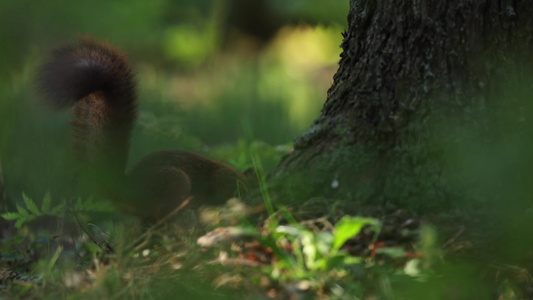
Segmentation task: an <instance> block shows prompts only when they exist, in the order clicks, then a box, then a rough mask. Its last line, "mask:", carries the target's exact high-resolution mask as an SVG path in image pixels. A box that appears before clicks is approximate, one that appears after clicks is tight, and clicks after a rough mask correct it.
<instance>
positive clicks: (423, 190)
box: [272, 0, 533, 209]
mask: <svg viewBox="0 0 533 300" xmlns="http://www.w3.org/2000/svg"><path fill="white" fill-rule="evenodd" d="M532 13H533V1H528V0H513V1H511V0H507V1H506V0H498V1H496V0H485V1H482V0H439V1H430V0H396V1H386V0H351V1H350V12H349V15H348V30H347V31H346V32H345V33H343V36H344V40H343V42H342V45H341V47H342V49H343V52H342V54H341V60H340V62H339V69H338V71H337V73H336V74H335V76H334V82H333V85H332V86H331V88H330V89H329V91H328V96H327V100H326V102H325V105H324V107H323V109H322V114H321V115H320V117H319V118H318V119H317V120H316V121H315V122H314V124H313V125H312V126H311V127H310V128H309V129H308V130H307V131H306V132H304V133H303V134H302V135H301V136H300V137H299V138H297V139H296V141H295V143H294V151H293V152H292V153H291V154H289V155H288V156H286V157H285V158H284V159H283V160H282V161H281V163H280V164H279V166H278V167H277V169H276V170H275V171H274V172H273V174H272V175H273V176H272V179H273V180H272V182H273V185H274V186H276V184H278V183H283V185H282V186H283V188H280V189H276V188H275V189H274V190H276V191H278V192H279V193H280V196H281V198H280V200H281V199H283V201H290V199H292V200H294V201H303V200H305V199H306V198H308V197H316V196H325V197H328V198H339V197H342V198H346V197H347V198H349V199H353V200H356V201H361V202H372V203H389V204H393V205H395V206H397V205H400V206H409V207H411V208H415V209H416V208H417V207H413V205H414V206H418V207H419V206H420V201H419V199H421V198H424V199H428V201H426V203H425V204H423V205H422V206H424V207H425V208H428V207H435V208H442V207H445V206H449V205H450V204H453V201H451V200H452V199H460V198H461V197H458V195H456V194H454V193H455V191H454V189H453V188H452V187H451V183H450V182H451V181H453V176H451V175H450V174H452V173H453V170H450V166H448V165H447V157H449V154H450V149H449V148H450V145H452V144H454V143H462V142H463V141H462V140H461V138H460V135H459V134H460V133H461V131H462V130H463V129H464V128H465V127H464V126H472V127H473V128H475V129H476V130H477V129H479V131H477V132H478V133H479V135H483V132H485V133H486V132H489V131H493V130H494V128H493V127H490V126H488V125H487V122H485V121H486V120H487V119H490V118H499V117H501V116H503V115H506V116H519V115H521V114H524V113H525V112H524V109H529V108H527V107H524V106H520V105H518V104H517V103H518V102H516V101H514V100H512V99H511V98H512V97H511V92H509V91H508V87H509V86H508V85H505V86H503V85H502V82H507V83H511V84H514V85H516V86H524V85H527V86H528V87H529V90H528V91H529V92H530V91H531V84H529V81H526V80H525V78H528V77H529V78H530V79H531V77H530V76H529V75H530V73H531V70H532V68H531V67H532V62H533V57H532V56H533V55H532V54H533V47H532V46H533V14H532ZM513 81H515V82H513ZM527 113H529V111H528V112H527ZM481 116H483V117H486V118H482V117H481ZM511 123H512V122H511ZM520 126H527V124H525V125H524V124H522V125H520ZM515 129H516V128H515ZM443 132H447V133H448V134H444V133H443ZM450 132H454V133H455V135H450V134H449V133H450ZM443 140H448V141H450V140H453V141H450V142H451V143H447V144H443V143H442V142H443ZM289 198H290V199H289ZM414 199H417V200H416V201H415V200H414Z"/></svg>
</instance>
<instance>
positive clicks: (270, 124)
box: [0, 0, 349, 201]
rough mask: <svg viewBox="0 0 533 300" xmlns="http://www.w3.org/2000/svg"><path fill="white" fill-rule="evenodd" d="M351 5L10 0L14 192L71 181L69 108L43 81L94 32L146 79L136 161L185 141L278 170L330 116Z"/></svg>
mask: <svg viewBox="0 0 533 300" xmlns="http://www.w3.org/2000/svg"><path fill="white" fill-rule="evenodd" d="M348 9H349V3H348V1H341V0H334V1H323V0H312V1H310V0H306V1H303V0H294V1H281V0H257V1H248V0H234V1H207V0H195V1H192V0H174V1H171V0H151V1H145V0H129V1H102V0H94V1H66V0H55V1H28V0H22V1H14V0H13V1H10V0H8V1H6V0H3V1H0V28H1V29H0V70H1V72H0V76H1V78H0V159H1V162H2V166H3V173H4V179H5V185H6V190H7V193H8V195H9V198H10V199H13V200H15V201H18V200H19V199H20V195H21V192H22V191H25V192H26V193H27V194H29V196H31V197H33V198H35V199H39V198H41V197H42V195H43V194H44V193H45V192H46V191H52V193H54V191H62V190H64V189H65V187H66V186H68V185H69V184H70V183H71V178H72V172H71V169H72V162H71V161H70V149H69V145H70V144H69V127H68V120H69V112H68V111H66V112H61V113H58V112H51V111H48V110H46V109H45V108H43V107H41V106H40V105H39V95H38V94H37V93H36V92H35V90H34V88H33V85H32V78H33V76H34V75H35V69H36V67H37V66H38V65H39V63H40V62H41V61H42V60H43V59H44V58H45V57H46V55H48V53H49V52H50V50H51V49H53V48H54V47H56V46H59V45H63V44H66V43H69V42H72V41H74V40H75V38H76V36H79V35H91V36H94V37H97V38H99V39H103V40H106V41H108V42H109V43H111V44H114V45H116V46H118V47H119V48H121V49H123V50H124V51H126V52H127V53H128V54H129V57H130V60H131V62H132V64H133V65H134V67H135V69H136V71H137V75H138V81H139V84H140V87H139V89H140V99H139V103H140V114H139V119H138V122H137V126H136V128H135V130H134V133H133V137H132V147H131V151H130V164H132V163H134V162H136V161H137V160H138V159H139V158H140V157H142V156H143V155H145V154H147V153H149V152H151V151H154V150H159V149H168V148H181V149H187V150H192V151H195V152H199V153H202V154H205V155H207V156H209V157H212V158H215V159H219V160H222V161H226V162H229V163H231V164H233V165H235V166H236V167H238V168H241V169H244V168H247V167H250V166H251V162H250V159H249V151H251V150H253V151H259V152H260V154H262V156H263V160H264V161H263V162H264V166H265V168H266V169H267V171H268V169H271V168H273V167H274V166H275V164H276V163H277V161H278V160H279V158H280V157H281V156H282V155H283V154H285V153H286V152H287V151H288V149H290V145H291V142H292V140H293V139H294V138H295V137H296V136H297V135H298V134H299V133H301V132H302V131H303V130H305V129H306V128H307V127H308V126H309V125H310V124H311V123H312V121H313V120H314V119H315V118H316V117H317V116H318V115H319V113H320V109H321V107H322V103H323V101H324V100H325V98H326V91H327V89H328V87H329V86H330V84H331V82H332V76H333V74H334V72H335V71H336V66H337V62H338V59H339V54H340V51H341V49H340V48H339V45H340V43H341V40H342V36H341V32H342V31H343V30H344V29H345V27H346V16H347V14H348ZM254 149H255V150H254ZM69 171H70V172H69Z"/></svg>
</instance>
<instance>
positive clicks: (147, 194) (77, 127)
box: [36, 37, 250, 220]
mask: <svg viewBox="0 0 533 300" xmlns="http://www.w3.org/2000/svg"><path fill="white" fill-rule="evenodd" d="M36 83H37V87H38V89H39V91H40V93H42V94H43V100H44V102H45V104H46V105H47V106H49V107H51V108H53V109H56V110H61V109H66V108H69V107H72V113H73V116H74V119H73V120H72V121H71V125H72V128H73V129H72V131H73V134H72V135H73V148H74V154H75V156H77V158H78V159H79V160H81V161H82V162H83V165H84V168H83V171H82V172H86V173H89V174H90V176H92V177H89V178H90V179H91V180H95V181H97V185H98V186H99V188H100V189H103V193H104V194H105V196H107V197H109V198H111V199H112V200H114V202H115V204H117V206H118V208H119V209H120V210H123V211H125V212H127V213H130V214H133V215H136V216H139V217H141V218H143V219H149V220H159V219H161V218H163V217H164V216H165V215H166V214H168V213H169V212H170V211H172V210H173V209H174V208H175V207H177V206H178V205H180V204H181V203H182V202H183V201H184V200H185V199H186V198H188V197H189V196H193V197H194V200H193V203H198V204H221V203H223V202H224V201H226V200H228V199H229V198H231V197H233V196H234V195H235V193H236V191H237V187H238V186H240V187H242V189H243V191H246V188H247V185H248V181H249V177H250V176H246V175H244V174H243V173H241V172H240V171H238V170H237V169H235V168H233V167H231V166H229V165H226V164H224V163H221V162H218V161H215V160H212V159H209V158H207V157H204V156H201V155H199V154H195V153H192V152H188V151H184V150H162V151H157V152H153V153H150V154H148V155H146V156H145V157H143V158H142V159H141V160H140V161H139V162H138V163H136V164H135V165H133V167H132V168H131V169H130V170H129V171H128V172H125V171H126V170H125V169H126V164H127V162H128V152H129V142H130V136H131V132H132V130H133V127H134V125H135V121H136V117H137V91H136V87H137V82H136V79H135V74H134V72H133V70H132V67H131V66H130V64H129V62H128V60H127V57H126V55H125V54H124V53H123V52H122V51H120V50H118V49H116V48H115V47H113V46H110V45H108V44H107V43H104V42H101V41H98V40H96V39H94V38H88V37H84V38H80V39H79V40H78V42H77V43H76V44H74V45H69V46H64V47H61V48H58V49H56V50H54V51H53V52H52V56H51V59H50V60H49V61H48V62H46V63H44V64H43V65H42V66H41V67H40V69H39V70H38V73H37V79H36Z"/></svg>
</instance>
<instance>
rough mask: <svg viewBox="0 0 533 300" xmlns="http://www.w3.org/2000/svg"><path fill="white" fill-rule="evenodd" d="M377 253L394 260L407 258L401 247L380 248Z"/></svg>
mask: <svg viewBox="0 0 533 300" xmlns="http://www.w3.org/2000/svg"><path fill="white" fill-rule="evenodd" d="M376 253H380V254H385V255H387V256H389V257H392V258H403V257H405V250H403V249H402V248H400V247H391V248H379V249H377V250H376Z"/></svg>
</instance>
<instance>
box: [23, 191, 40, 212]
mask: <svg viewBox="0 0 533 300" xmlns="http://www.w3.org/2000/svg"><path fill="white" fill-rule="evenodd" d="M22 199H23V200H24V203H25V204H26V207H27V208H28V209H29V210H30V211H31V212H32V213H33V214H34V215H41V212H40V211H39V208H38V207H37V205H36V204H35V202H33V200H31V199H30V197H28V196H26V194H24V193H22Z"/></svg>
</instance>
